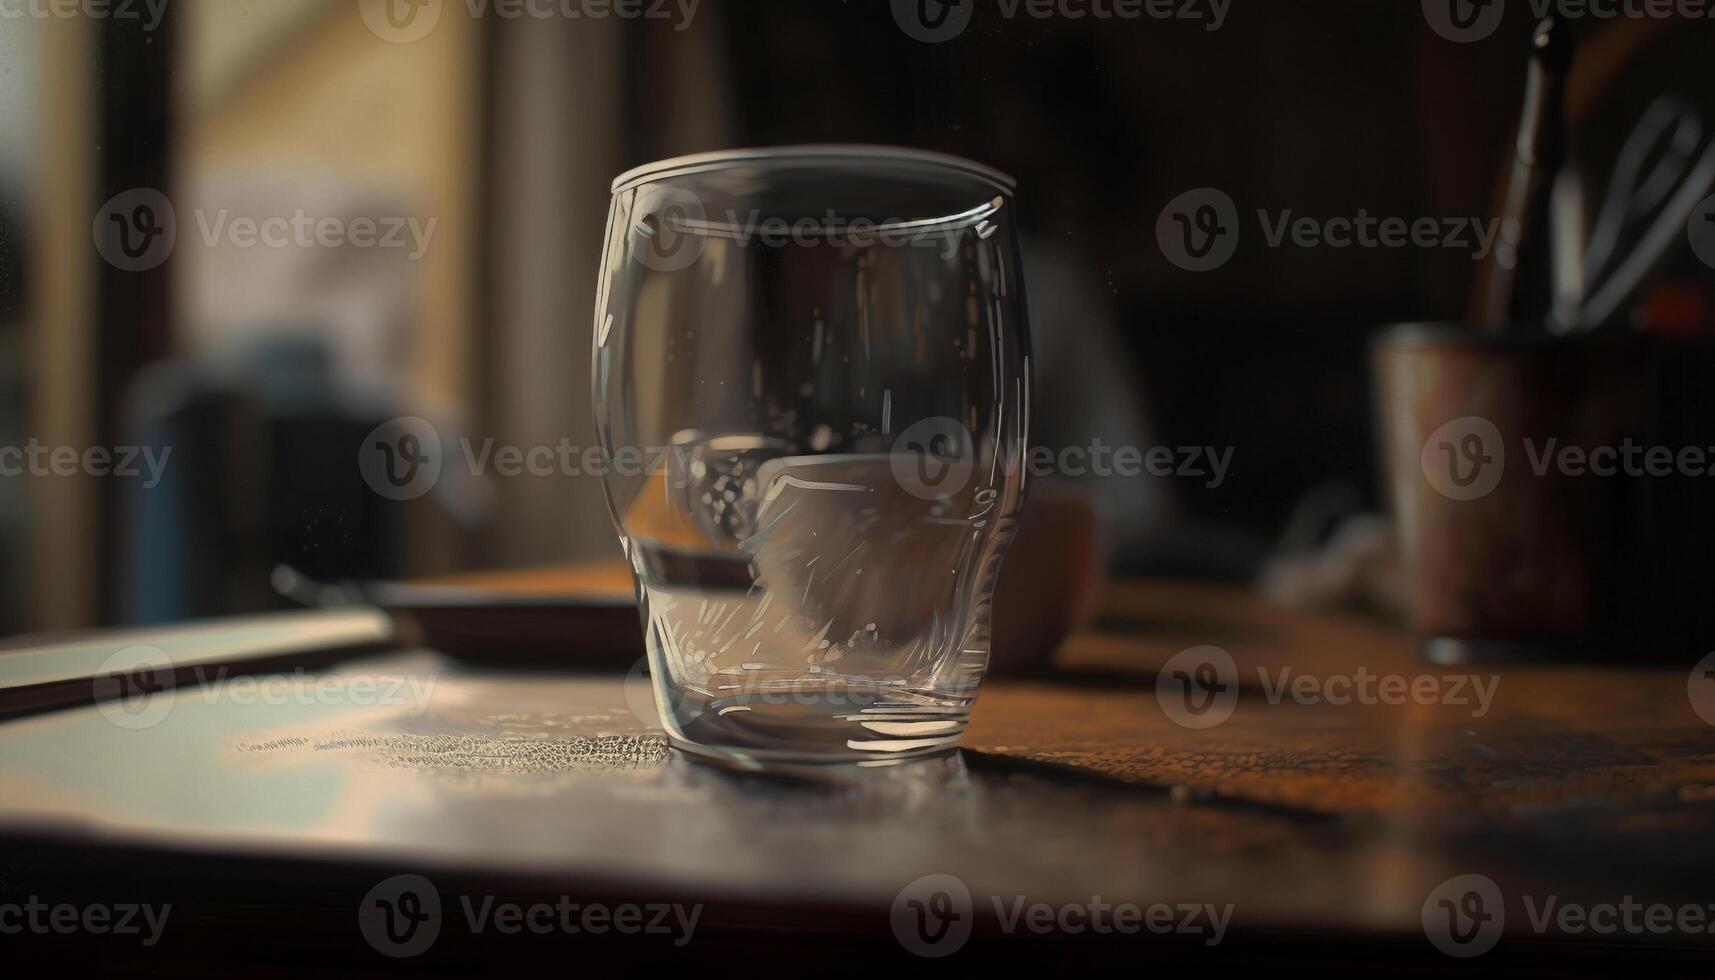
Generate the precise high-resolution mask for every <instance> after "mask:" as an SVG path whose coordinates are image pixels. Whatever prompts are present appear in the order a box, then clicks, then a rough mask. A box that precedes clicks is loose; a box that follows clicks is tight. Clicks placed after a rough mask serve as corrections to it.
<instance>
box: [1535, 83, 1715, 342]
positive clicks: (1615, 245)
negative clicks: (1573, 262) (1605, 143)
mask: <svg viewBox="0 0 1715 980" xmlns="http://www.w3.org/2000/svg"><path fill="white" fill-rule="evenodd" d="M1702 143H1703V120H1702V117H1701V116H1700V115H1699V114H1698V113H1697V111H1696V110H1695V109H1694V108H1692V107H1691V106H1690V105H1688V104H1687V103H1686V102H1685V100H1684V99H1682V98H1680V97H1679V96H1677V95H1664V96H1662V97H1660V98H1658V99H1656V101H1655V102H1654V103H1652V104H1651V105H1650V107H1649V110H1648V111H1646V112H1645V113H1644V117H1643V119H1641V120H1639V122H1638V125H1637V126H1636V127H1635V128H1634V129H1633V130H1632V132H1631V135H1630V136H1628V137H1627V138H1626V142H1625V144H1624V145H1623V146H1622V147H1621V148H1620V155H1619V157H1618V159H1617V160H1616V161H1615V164H1614V174H1613V178H1612V179H1611V180H1610V181H1609V183H1608V188H1607V191H1606V194H1605V196H1604V199H1603V202H1602V209H1601V211H1600V212H1599V214H1598V215H1597V219H1596V226H1595V228H1594V229H1593V230H1592V231H1591V233H1590V242H1589V246H1588V247H1587V248H1586V250H1585V252H1584V263H1583V269H1582V279H1583V283H1584V284H1587V288H1586V289H1584V290H1582V291H1581V292H1582V296H1583V299H1582V302H1574V303H1573V304H1572V308H1570V309H1563V310H1562V311H1560V312H1558V313H1557V314H1556V320H1557V323H1556V326H1557V329H1559V330H1560V331H1561V332H1563V333H1573V332H1579V331H1585V330H1594V329H1596V328H1598V327H1600V326H1602V325H1603V324H1605V323H1608V322H1609V321H1610V320H1611V319H1612V317H1613V316H1614V313H1615V311H1616V310H1618V309H1619V308H1620V306H1621V305H1622V304H1623V303H1624V302H1625V301H1626V299H1627V297H1629V296H1631V295H1632V294H1633V293H1634V292H1636V291H1637V289H1638V287H1639V286H1641V285H1642V284H1643V281H1644V279H1645V278H1646V277H1647V276H1648V275H1649V274H1650V272H1651V271H1652V270H1653V269H1654V268H1655V266H1656V265H1657V263H1659V262H1660V261H1661V259H1662V257H1663V256H1664V255H1666V254H1667V252H1668V250H1669V249H1671V248H1672V247H1673V245H1674V244H1675V242H1676V241H1678V239H1679V238H1680V236H1682V235H1683V234H1684V231H1685V226H1686V222H1687V221H1689V220H1690V219H1691V215H1692V212H1694V211H1695V210H1697V206H1698V205H1699V204H1700V203H1701V202H1702V200H1703V198H1704V197H1705V196H1706V195H1707V194H1708V193H1709V188H1710V186H1711V184H1715V142H1712V143H1711V144H1710V145H1709V146H1707V147H1704V148H1703V150H1702V152H1701V153H1699V152H1698V147H1699V146H1700V145H1701V144H1702ZM1652 157H1655V158H1657V159H1656V162H1655V166H1654V167H1653V168H1651V169H1649V170H1648V172H1646V171H1645V165H1646V164H1647V163H1649V161H1650V159H1651V158H1652ZM1652 216H1653V221H1652ZM1640 227H1641V228H1642V229H1643V231H1642V233H1641V234H1637V237H1636V240H1635V241H1631V238H1632V236H1633V235H1634V234H1636V233H1637V232H1638V229H1639V228H1640ZM1628 245H1629V246H1630V247H1629V249H1628V248H1627V247H1626V246H1628Z"/></svg>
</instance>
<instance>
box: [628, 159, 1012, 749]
mask: <svg viewBox="0 0 1715 980" xmlns="http://www.w3.org/2000/svg"><path fill="white" fill-rule="evenodd" d="M1012 193H1013V182H1012V181H1011V179H1010V178H1008V177H1006V176H1005V175H1003V174H1000V173H998V172H996V171H994V170H991V169H989V168H987V167H984V166H981V165H979V164H976V163H972V162H970V161H967V160H961V159H958V158H956V157H949V156H943V155H939V154H932V153H923V152H916V151H910V150H899V149H890V148H881V147H787V148H776V149H766V150H743V151H733V152H725V153H713V154H705V155H700V156H693V157H684V158H680V159H676V160H668V161H664V162H661V163H655V164H650V165H648V166H645V167H641V168H639V169H637V170H633V171H631V172H629V173H627V174H624V175H622V176H621V177H619V178H618V179H617V180H616V181H615V182H614V185H613V206H612V211H611V213H610V215H609V218H608V230H607V242H606V248H605V252H604V255H603V267H602V271H601V279H600V287H599V290H600V291H599V295H598V296H597V298H596V309H595V327H596V330H595V338H596V339H595V358H594V372H595V411H596V422H597V426H598V430H599V432H600V436H601V439H602V442H603V444H604V448H605V449H606V451H607V452H608V454H609V460H610V466H609V470H608V475H607V478H606V479H607V490H608V500H609V503H610V504H611V506H612V509H613V514H614V519H615V521H616V522H617V524H618V526H619V533H620V538H621V542H622V544H623V545H624V547H625V551H626V554H627V556H628V558H629V559H630V562H631V565H632V568H633V570H634V571H635V573H636V577H637V591H638V599H639V602H640V604H641V606H642V612H643V620H644V630H645V632H646V634H647V645H648V649H649V668H650V677H651V683H652V686H653V687H654V690H655V700H656V704H657V707H658V708H659V709H660V713H661V718H662V722H663V724H664V725H665V727H666V729H667V732H668V735H669V737H670V738H671V739H672V741H673V743H674V744H675V745H678V746H680V747H681V748H685V749H688V750H692V751H697V752H702V753H705V754H711V755H716V756H720V757H723V758H726V759H728V760H734V761H739V762H743V763H755V764H760V763H805V762H851V761H857V762H866V761H867V762H870V763H872V764H874V763H877V762H882V761H893V760H899V759H904V758H910V757H915V756H920V755H926V754H930V753H934V752H939V751H945V750H947V749H950V748H951V747H952V746H954V745H955V744H956V743H957V742H958V740H959V737H960V736H961V734H962V733H963V731H964V728H965V724H966V719H967V717H968V714H969V711H970V707H971V703H972V701H973V699H974V697H975V695H976V691H977V685H978V684H979V683H980V682H981V680H982V677H983V673H984V671H985V670H986V669H987V666H988V653H989V617H990V603H991V598H992V595H993V591H994V584H995V576H996V573H997V572H998V570H999V566H1000V561H1001V556H1002V552H1003V551H1004V550H1005V548H1006V546H1007V543H1008V542H1009V541H1010V539H1011V537H1012V534H1013V530H1014V525H1015V517H1016V515H1017V513H1018V510H1019V507H1020V505H1021V504H1022V502H1023V497H1024V492H1025V486H1024V482H1025V481H1024V476H1025V466H1024V462H1025V448H1026V436H1027V433H1028V430H1029V425H1030V400H1031V382H1030V348H1029V339H1028V336H1027V334H1028V330H1027V327H1026V323H1025V299H1024V283H1023V279H1022V276H1021V273H1020V266H1019V255H1018V243H1017V238H1016V229H1015V225H1014V222H1013V215H1012V212H1013V207H1014V205H1013V198H1012Z"/></svg>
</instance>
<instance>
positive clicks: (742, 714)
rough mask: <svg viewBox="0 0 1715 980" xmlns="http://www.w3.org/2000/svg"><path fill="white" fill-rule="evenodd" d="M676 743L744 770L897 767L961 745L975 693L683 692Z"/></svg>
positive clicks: (842, 688) (821, 688) (826, 688)
mask: <svg viewBox="0 0 1715 980" xmlns="http://www.w3.org/2000/svg"><path fill="white" fill-rule="evenodd" d="M677 701H678V703H677V704H676V705H675V707H676V710H675V711H673V712H672V719H671V722H670V723H669V724H668V726H667V729H668V739H669V741H670V743H671V744H672V745H673V746H675V747H676V748H679V749H683V750H685V751H687V752H693V753H696V754H697V755H701V756H706V757H713V758H717V759H720V760H722V761H725V762H728V763H731V764H734V765H738V766H742V767H744V768H762V767H768V766H776V765H859V766H866V765H869V766H873V765H892V764H894V763H897V762H900V761H903V760H906V759H920V758H924V757H926V756H932V755H937V754H940V753H945V752H950V751H952V750H954V749H955V748H957V747H958V743H959V739H960V738H961V737H962V736H963V735H964V732H965V726H966V724H967V722H968V720H969V718H970V705H971V700H970V699H969V698H949V697H947V696H945V695H930V694H924V693H921V692H914V691H909V690H904V689H900V688H886V687H862V686H853V685H849V684H840V685H820V684H810V683H798V684H793V685H790V686H781V687H778V688H775V689H771V690H768V691H765V692H758V693H746V694H739V695H734V696H731V697H724V698H713V699H710V698H705V697H701V696H699V695H695V694H688V693H681V694H679V696H678V698H677Z"/></svg>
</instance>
